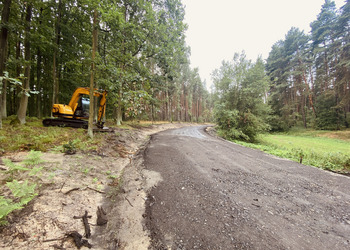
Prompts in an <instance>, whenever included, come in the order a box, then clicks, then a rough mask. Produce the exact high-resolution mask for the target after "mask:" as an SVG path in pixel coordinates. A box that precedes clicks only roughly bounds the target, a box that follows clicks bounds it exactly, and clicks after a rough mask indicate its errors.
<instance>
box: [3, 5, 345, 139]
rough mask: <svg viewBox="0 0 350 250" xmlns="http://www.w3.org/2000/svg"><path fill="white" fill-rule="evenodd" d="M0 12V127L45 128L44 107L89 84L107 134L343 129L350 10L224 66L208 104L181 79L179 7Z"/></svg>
mask: <svg viewBox="0 0 350 250" xmlns="http://www.w3.org/2000/svg"><path fill="white" fill-rule="evenodd" d="M0 8H1V13H2V15H1V33H0V72H1V81H0V84H1V95H0V111H1V116H0V117H1V118H0V126H1V119H2V118H5V117H8V116H11V117H15V119H17V120H18V121H19V122H20V123H22V124H23V123H25V117H26V116H34V117H38V118H42V117H48V116H50V115H51V107H52V104H54V103H68V102H69V100H70V97H71V95H72V93H73V92H74V90H75V89H76V88H77V87H80V86H85V87H87V86H90V84H91V83H92V84H93V86H94V87H95V88H97V89H106V90H107V91H108V100H107V118H109V119H113V120H114V121H115V122H116V124H121V122H122V121H123V120H128V119H146V120H168V121H191V122H203V121H204V122H208V121H216V123H217V124H218V127H219V129H221V131H222V133H223V134H224V136H226V137H229V138H233V139H243V140H248V141H249V140H250V141H251V140H254V139H255V137H256V135H257V134H258V133H260V132H264V131H286V130H288V129H290V128H292V127H295V126H301V127H305V128H315V129H331V130H338V129H342V128H348V127H349V122H350V118H349V112H350V2H349V1H346V3H345V4H344V6H342V7H341V8H340V9H337V8H336V6H335V3H334V2H333V1H330V0H326V1H325V2H324V4H323V6H322V8H321V10H320V13H319V14H318V16H317V19H316V20H315V21H313V22H312V23H311V24H310V26H311V32H310V33H309V34H306V33H305V32H304V31H302V30H299V29H298V28H294V27H293V28H291V29H290V30H289V32H288V33H287V34H286V35H285V38H284V39H283V40H280V41H277V42H276V43H275V44H274V45H273V47H272V49H271V51H270V54H269V57H268V58H267V60H265V61H264V60H263V59H262V58H258V59H257V60H256V61H255V62H253V61H251V60H249V59H247V57H246V55H245V53H244V52H242V53H240V54H239V53H236V54H235V55H234V57H233V60H232V61H223V63H222V66H221V67H220V68H219V69H216V70H214V71H213V73H212V77H213V82H214V86H213V88H212V93H209V92H208V91H207V89H206V86H205V82H203V81H202V80H201V78H200V76H199V72H198V69H192V68H191V67H190V61H189V57H190V48H189V47H188V46H187V45H186V42H185V32H186V29H187V24H186V23H185V22H184V16H185V7H184V5H183V4H182V2H181V0H151V1H146V0H118V1H111V0H102V1H90V0H41V1H38V0H37V1H33V0H29V1H22V0H4V1H3V2H2V3H1V4H0ZM296 18H297V17H296ZM262 39H263V38H262ZM257 43H258V41H257ZM234 49H235V48H232V50H234ZM214 106H215V108H214Z"/></svg>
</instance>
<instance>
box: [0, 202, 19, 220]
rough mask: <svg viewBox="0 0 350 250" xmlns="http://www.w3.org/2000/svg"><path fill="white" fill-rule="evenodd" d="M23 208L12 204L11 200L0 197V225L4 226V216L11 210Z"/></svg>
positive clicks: (17, 204)
mask: <svg viewBox="0 0 350 250" xmlns="http://www.w3.org/2000/svg"><path fill="white" fill-rule="evenodd" d="M21 208H23V207H22V206H21V204H20V203H13V201H12V200H11V199H6V198H5V197H3V196H0V225H5V224H6V223H7V221H6V220H5V218H6V216H7V215H8V214H9V213H11V212H12V211H13V210H16V209H21Z"/></svg>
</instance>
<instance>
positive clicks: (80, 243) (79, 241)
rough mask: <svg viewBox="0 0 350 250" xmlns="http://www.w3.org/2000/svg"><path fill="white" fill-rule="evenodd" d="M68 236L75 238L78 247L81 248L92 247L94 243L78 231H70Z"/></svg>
mask: <svg viewBox="0 0 350 250" xmlns="http://www.w3.org/2000/svg"><path fill="white" fill-rule="evenodd" d="M67 236H68V237H72V238H73V240H74V243H75V245H76V246H77V248H78V249H80V248H81V247H82V246H85V247H88V248H92V245H91V244H90V243H89V242H88V241H87V240H85V239H83V236H82V235H81V234H80V233H78V232H76V231H73V232H70V233H68V234H67Z"/></svg>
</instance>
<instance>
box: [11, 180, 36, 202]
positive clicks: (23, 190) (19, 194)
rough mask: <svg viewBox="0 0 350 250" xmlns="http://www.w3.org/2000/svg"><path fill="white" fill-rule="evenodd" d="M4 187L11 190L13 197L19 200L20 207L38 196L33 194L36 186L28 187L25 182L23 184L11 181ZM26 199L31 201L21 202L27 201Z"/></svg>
mask: <svg viewBox="0 0 350 250" xmlns="http://www.w3.org/2000/svg"><path fill="white" fill-rule="evenodd" d="M6 186H7V187H8V188H9V189H10V190H11V192H12V194H13V196H14V197H16V198H21V205H25V204H27V203H28V202H29V201H30V200H32V199H33V198H34V197H35V196H37V195H38V194H37V193H35V188H36V184H35V183H34V184H32V185H29V184H28V181H27V180H25V181H24V182H23V183H20V182H18V181H17V180H13V181H12V182H7V183H6ZM27 198H31V199H30V200H29V201H28V202H25V203H22V200H27Z"/></svg>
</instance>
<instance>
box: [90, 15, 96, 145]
mask: <svg viewBox="0 0 350 250" xmlns="http://www.w3.org/2000/svg"><path fill="white" fill-rule="evenodd" d="M97 25H98V24H97V10H96V9H95V10H94V20H93V24H92V26H93V30H92V62H91V75H90V108H89V127H88V135H89V137H90V138H91V139H92V138H93V137H94V133H93V126H94V113H95V112H94V108H95V105H94V75H95V70H96V67H95V57H96V50H97V35H98V34H97Z"/></svg>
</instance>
